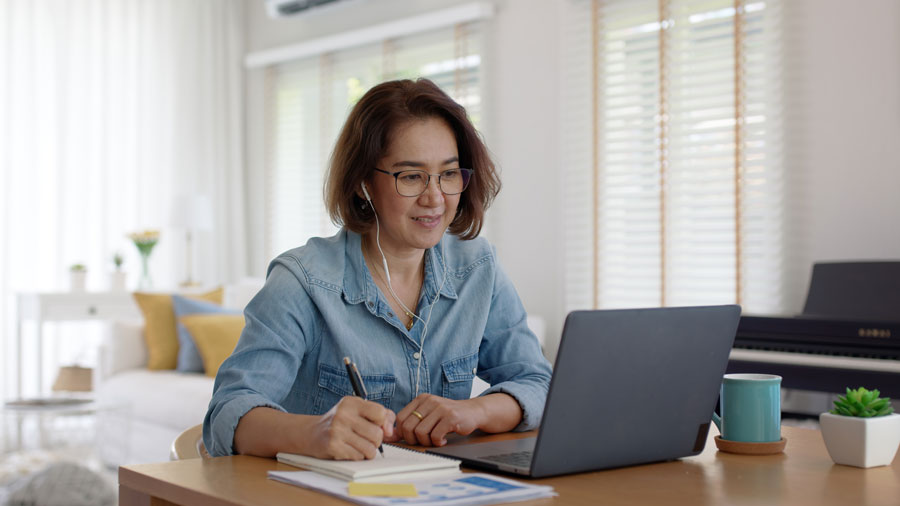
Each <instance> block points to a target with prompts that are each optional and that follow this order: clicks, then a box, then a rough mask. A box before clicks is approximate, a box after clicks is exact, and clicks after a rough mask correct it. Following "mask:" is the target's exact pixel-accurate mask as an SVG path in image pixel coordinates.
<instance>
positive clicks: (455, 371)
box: [441, 352, 478, 400]
mask: <svg viewBox="0 0 900 506" xmlns="http://www.w3.org/2000/svg"><path fill="white" fill-rule="evenodd" d="M477 366H478V353H477V352H476V353H473V354H471V355H467V356H465V357H460V358H455V359H453V360H448V361H446V362H444V363H442V364H441V369H442V371H443V373H444V378H443V383H444V384H443V396H444V397H446V398H448V399H457V400H459V399H468V398H469V397H470V396H471V394H472V381H473V380H474V379H475V368H476V367H477Z"/></svg>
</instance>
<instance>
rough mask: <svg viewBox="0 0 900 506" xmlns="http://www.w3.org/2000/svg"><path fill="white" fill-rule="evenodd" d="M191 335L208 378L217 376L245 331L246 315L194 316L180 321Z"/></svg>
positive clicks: (188, 316)
mask: <svg viewBox="0 0 900 506" xmlns="http://www.w3.org/2000/svg"><path fill="white" fill-rule="evenodd" d="M178 321H180V322H181V324H182V325H184V326H185V328H186V329H187V330H188V332H189V333H190V334H191V337H192V338H193V339H194V344H196V345H197V351H199V352H200V358H201V359H203V370H204V371H205V372H206V375H207V376H215V375H216V373H217V372H219V366H220V365H222V362H224V361H225V359H226V358H228V356H229V355H231V352H232V351H234V347H235V346H237V342H238V339H240V337H241V331H243V330H244V315H240V314H210V313H205V314H192V315H187V316H182V317H181V318H179V319H178Z"/></svg>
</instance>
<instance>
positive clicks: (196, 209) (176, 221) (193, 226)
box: [170, 194, 213, 287]
mask: <svg viewBox="0 0 900 506" xmlns="http://www.w3.org/2000/svg"><path fill="white" fill-rule="evenodd" d="M170 221H171V223H172V226H174V227H176V228H184V230H185V234H186V236H185V237H186V239H185V258H186V262H187V279H185V280H184V281H183V282H181V286H183V287H190V286H197V285H199V284H200V283H198V282H197V281H196V280H194V276H193V270H194V262H193V259H192V257H191V253H192V246H193V245H192V239H193V234H194V232H198V231H202V230H212V228H213V219H212V202H211V201H210V199H209V196H207V195H202V194H190V195H179V196H178V197H177V198H175V200H174V201H173V204H172V215H171V218H170Z"/></svg>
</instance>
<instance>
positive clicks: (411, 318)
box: [364, 255, 425, 330]
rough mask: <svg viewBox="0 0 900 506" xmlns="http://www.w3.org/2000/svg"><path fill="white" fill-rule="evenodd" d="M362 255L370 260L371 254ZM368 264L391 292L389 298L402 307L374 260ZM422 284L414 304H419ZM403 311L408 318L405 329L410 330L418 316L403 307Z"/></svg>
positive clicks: (423, 281)
mask: <svg viewBox="0 0 900 506" xmlns="http://www.w3.org/2000/svg"><path fill="white" fill-rule="evenodd" d="M364 256H369V257H370V258H369V260H371V255H364ZM370 264H371V270H373V271H375V275H376V276H378V279H380V280H381V282H382V283H384V284H385V286H387V287H388V293H390V294H391V298H393V299H394V300H395V301H396V302H397V304H400V308H401V309H403V306H404V304H403V302H401V301H400V299H398V298H397V296H396V295H394V293H393V290H391V289H390V285H389V284H388V282H387V281H385V279H384V277H383V276H382V275H381V272H379V271H378V268H377V267H376V266H375V262H370ZM422 268H423V269H424V265H423V266H422ZM424 283H425V279H424V276H423V279H422V284H424ZM422 284H420V285H419V292H418V293H417V294H416V302H415V304H416V305H418V304H419V297H421V296H422ZM403 312H404V313H405V314H406V317H407V318H409V321H408V322H407V323H406V330H412V328H413V325H414V324H415V322H416V318H418V317H417V316H416V314H415V313H411V312H409V311H407V310H406V309H403Z"/></svg>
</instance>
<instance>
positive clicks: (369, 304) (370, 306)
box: [366, 302, 375, 309]
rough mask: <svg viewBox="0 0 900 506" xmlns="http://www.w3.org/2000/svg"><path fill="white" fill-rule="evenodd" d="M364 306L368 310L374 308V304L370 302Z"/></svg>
mask: <svg viewBox="0 0 900 506" xmlns="http://www.w3.org/2000/svg"><path fill="white" fill-rule="evenodd" d="M366 305H367V306H369V309H372V308H373V307H375V304H372V303H371V302H366Z"/></svg>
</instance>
